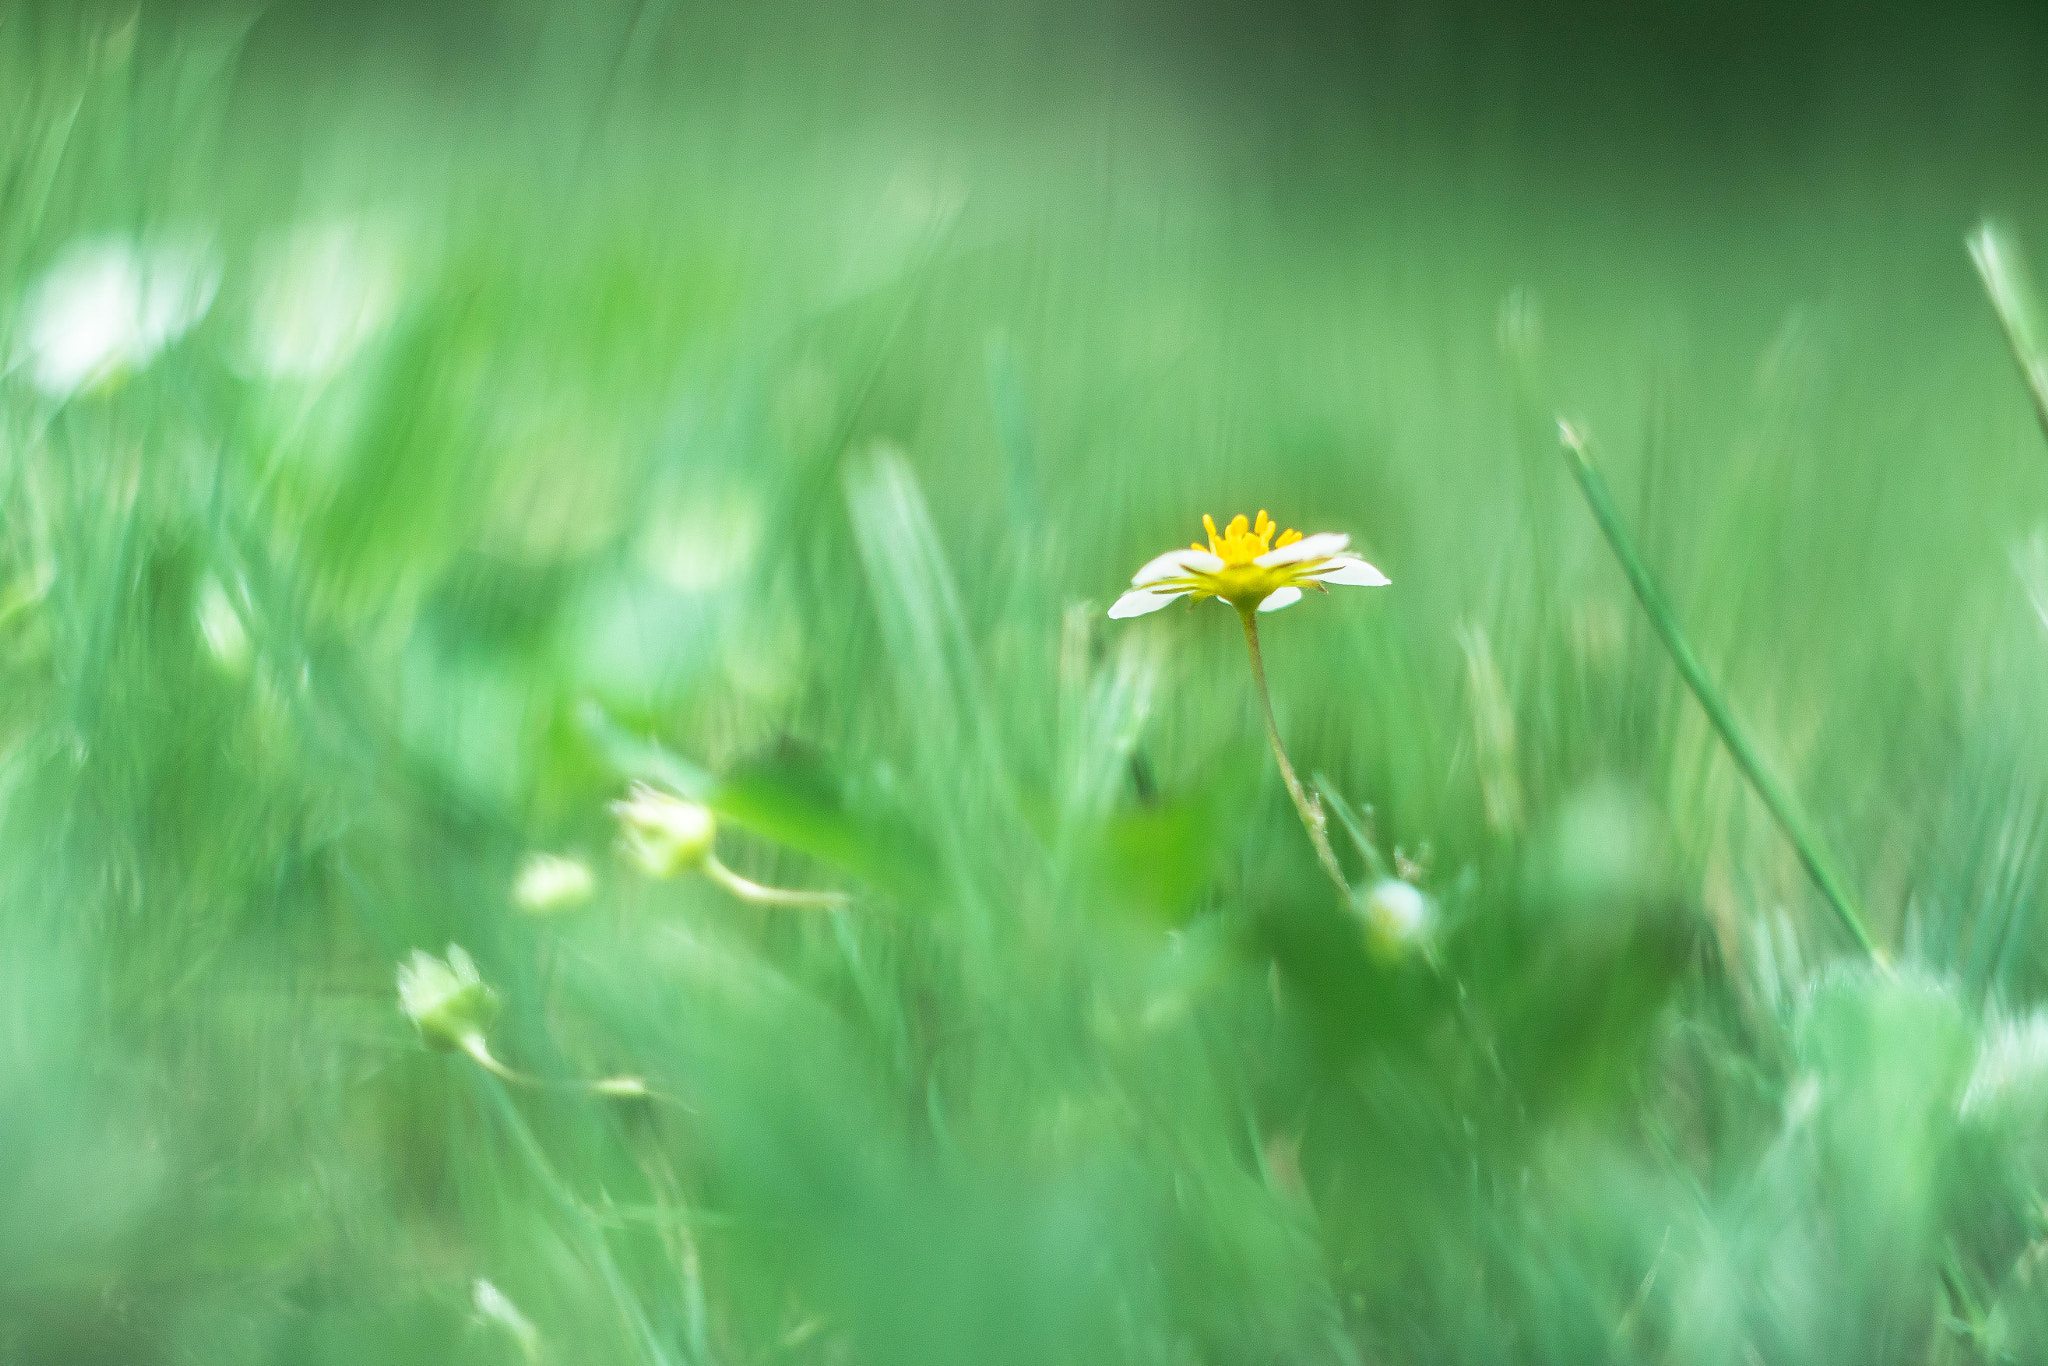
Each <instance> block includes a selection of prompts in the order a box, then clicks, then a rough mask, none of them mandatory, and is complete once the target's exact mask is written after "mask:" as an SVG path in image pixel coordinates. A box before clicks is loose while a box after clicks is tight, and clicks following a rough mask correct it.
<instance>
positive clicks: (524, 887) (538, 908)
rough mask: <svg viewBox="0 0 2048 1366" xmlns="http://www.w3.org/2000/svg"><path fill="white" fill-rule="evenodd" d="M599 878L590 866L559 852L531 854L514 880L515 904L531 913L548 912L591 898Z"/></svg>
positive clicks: (513, 902) (563, 908)
mask: <svg viewBox="0 0 2048 1366" xmlns="http://www.w3.org/2000/svg"><path fill="white" fill-rule="evenodd" d="M596 887H597V880H596V879H595V878H594V877H593V876H592V875H591V872H590V869H589V867H588V866H587V865H585V864H583V863H581V862H579V861H577V860H576V859H572V858H563V857H561V856H560V855H558V854H529V855H527V857H526V860H525V862H523V863H521V864H520V865H519V874H518V876H517V877H516V878H514V879H513V882H512V904H513V905H515V906H517V907H518V908H519V909H520V910H522V911H525V912H526V913H527V914H528V915H548V914H551V913H553V912H555V911H563V910H567V909H568V908H569V907H571V906H576V905H580V904H582V903H583V902H585V901H588V900H589V899H590V894H591V892H593V891H594V890H596Z"/></svg>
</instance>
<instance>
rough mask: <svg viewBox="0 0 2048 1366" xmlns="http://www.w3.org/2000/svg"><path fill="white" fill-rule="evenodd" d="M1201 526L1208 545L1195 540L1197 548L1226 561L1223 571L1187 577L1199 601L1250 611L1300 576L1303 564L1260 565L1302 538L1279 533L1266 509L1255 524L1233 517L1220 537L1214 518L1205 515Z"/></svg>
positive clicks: (1288, 532)
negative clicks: (1217, 601)
mask: <svg viewBox="0 0 2048 1366" xmlns="http://www.w3.org/2000/svg"><path fill="white" fill-rule="evenodd" d="M1202 526H1203V529H1205V530H1206V531H1207V532H1208V533H1209V544H1207V545H1203V544H1202V543H1201V542H1200V541H1196V542H1195V543H1194V548H1195V549H1196V550H1206V551H1208V552H1209V553H1210V554H1211V555H1214V556H1215V557H1216V558H1217V559H1219V560H1221V561H1223V568H1221V569H1219V570H1217V571H1216V572H1215V573H1213V574H1205V573H1201V572H1200V571H1195V572H1192V573H1190V574H1189V575H1188V578H1187V582H1188V583H1189V584H1190V585H1191V586H1192V587H1193V588H1194V595H1195V597H1196V599H1198V600H1199V599H1201V598H1221V599H1223V600H1224V601H1225V602H1227V603H1229V604H1230V605H1231V606H1233V607H1235V608H1237V609H1238V610H1239V611H1244V612H1249V611H1251V610H1252V609H1253V608H1255V607H1257V606H1258V605H1259V604H1260V603H1262V602H1264V601H1265V600H1266V599H1267V598H1269V597H1271V596H1272V594H1273V591H1274V590H1275V589H1277V588H1284V587H1286V586H1287V585H1289V584H1291V583H1293V582H1294V581H1295V579H1296V578H1298V577H1299V575H1300V572H1301V570H1302V568H1303V566H1301V565H1298V564H1283V565H1270V566H1268V565H1261V564H1259V563H1258V558H1259V556H1261V555H1264V554H1265V553H1266V552H1268V551H1270V550H1278V549H1279V548H1280V547H1281V546H1283V545H1293V544H1294V543H1295V542H1296V541H1298V540H1300V539H1301V533H1300V532H1298V531H1282V530H1280V527H1279V524H1278V523H1276V522H1274V520H1273V519H1272V518H1271V517H1268V516H1267V515H1266V513H1265V510H1264V509H1263V508H1262V509H1260V511H1259V519H1258V521H1257V522H1256V523H1254V522H1251V521H1249V520H1247V519H1246V518H1245V516H1244V515H1243V514H1242V513H1240V514H1238V515H1237V516H1235V517H1233V518H1231V519H1230V525H1228V526H1226V527H1225V528H1223V532H1222V534H1221V535H1219V534H1217V531H1216V522H1215V519H1214V518H1211V517H1209V516H1208V515H1206V514H1204V516H1203V517H1202Z"/></svg>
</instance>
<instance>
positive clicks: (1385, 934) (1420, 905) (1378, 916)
mask: <svg viewBox="0 0 2048 1366" xmlns="http://www.w3.org/2000/svg"><path fill="white" fill-rule="evenodd" d="M1359 913H1360V915H1361V916H1362V917H1363V918H1364V920H1365V933H1366V938H1367V940H1368V941H1369V942H1370V943H1371V945H1372V948H1373V950H1374V951H1375V952H1377V953H1380V954H1384V955H1386V956H1388V957H1399V956H1401V955H1402V954H1405V953H1407V952H1408V951H1409V950H1410V949H1412V948H1414V947H1415V946H1416V945H1418V944H1420V943H1421V942H1422V941H1423V940H1425V939H1427V938H1428V937H1429V933H1430V930H1431V929H1432V928H1433V926H1434V923H1435V920H1436V913H1435V909H1434V908H1433V907H1432V906H1431V905H1430V901H1429V898H1428V897H1427V896H1425V895H1424V894H1423V893H1422V891H1421V889H1419V888H1418V887H1416V886H1415V885H1414V884H1413V883H1409V882H1404V881H1402V880H1401V879H1400V878H1394V877H1389V878H1382V879H1380V880H1379V881H1378V882H1376V883H1374V884H1373V886H1372V888H1371V890H1369V891H1368V892H1367V893H1366V894H1365V899H1364V901H1362V902H1361V903H1360V905H1359Z"/></svg>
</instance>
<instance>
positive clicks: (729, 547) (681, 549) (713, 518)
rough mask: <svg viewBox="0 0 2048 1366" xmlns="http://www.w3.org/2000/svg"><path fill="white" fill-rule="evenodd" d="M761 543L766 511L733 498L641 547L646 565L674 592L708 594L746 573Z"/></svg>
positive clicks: (681, 519) (653, 532)
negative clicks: (763, 513)
mask: <svg viewBox="0 0 2048 1366" xmlns="http://www.w3.org/2000/svg"><path fill="white" fill-rule="evenodd" d="M760 541H761V513H760V510H759V509H758V508H757V507H755V506H754V504H753V503H752V502H750V501H746V500H744V499H739V498H732V499H727V500H725V501H723V502H719V503H714V504H711V505H708V506H704V507H699V508H694V509H691V510H690V511H689V512H687V513H684V514H681V515H678V516H676V517H673V518H669V519H665V520H664V521H663V522H662V523H660V524H658V525H657V526H655V527H654V528H652V529H650V530H649V532H648V533H647V535H646V536H645V538H644V539H642V541H641V542H640V562H641V563H642V564H644V565H645V566H646V567H647V569H648V570H649V571H650V572H651V573H653V574H655V575H657V576H659V577H660V578H661V579H662V580H663V581H664V582H665V583H667V584H668V585H669V586H670V587H672V588H676V589H680V590H681V591H683V592H685V593H702V592H707V591H709V590H710V589H713V588H716V587H718V586H719V585H720V584H723V583H724V582H726V581H727V580H728V579H731V578H733V577H735V576H736V575H738V574H740V573H741V572H743V571H744V570H745V569H746V567H747V565H748V564H749V563H751V562H752V560H753V558H754V550H755V548H756V547H757V546H758V545H759V544H760Z"/></svg>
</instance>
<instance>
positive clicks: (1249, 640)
mask: <svg viewBox="0 0 2048 1366" xmlns="http://www.w3.org/2000/svg"><path fill="white" fill-rule="evenodd" d="M1237 619H1238V620H1239V621H1240V622H1242V623H1243V624H1244V644H1245V649H1247V650H1248V651H1250V652H1251V657H1252V682H1253V683H1255V684H1257V685H1258V692H1259V709H1260V711H1261V712H1263V713H1264V715H1265V718H1266V739H1267V740H1268V741H1269V742H1270V743H1271V744H1272V746H1273V757H1274V758H1275V759H1277V760H1279V761H1280V777H1281V780H1282V781H1284V782H1285V783H1286V784H1287V795H1288V796H1290V797H1292V798H1294V809H1295V811H1297V812H1298V813H1300V815H1301V824H1302V827H1303V828H1304V829H1306V830H1307V831H1308V838H1309V842H1310V843H1311V844H1313V845H1315V847H1316V858H1317V859H1318V860H1320V861H1321V863H1322V865H1323V871H1324V872H1326V873H1328V874H1329V875H1330V881H1332V882H1334V883H1336V884H1337V890H1338V891H1340V892H1342V893H1343V894H1344V899H1345V900H1346V901H1349V900H1350V899H1351V884H1350V883H1349V882H1346V881H1345V880H1344V869H1343V866H1342V865H1340V864H1339V863H1338V862H1337V851H1336V850H1334V849H1332V848H1330V836H1329V834H1328V832H1327V831H1326V830H1325V826H1326V825H1327V824H1328V822H1327V821H1326V820H1325V819H1324V817H1323V808H1322V804H1321V803H1319V802H1317V801H1316V799H1315V798H1313V797H1311V796H1309V795H1308V793H1307V792H1306V791H1304V790H1303V789H1302V786H1301V779H1299V778H1297V777H1295V776H1294V765H1293V764H1292V763H1291V762H1289V760H1288V758H1287V746H1285V745H1283V744H1281V743H1280V723H1279V722H1277V721H1275V720H1274V719H1273V694H1272V692H1271V691H1270V690H1269V689H1268V688H1267V687H1266V660H1265V657H1264V656H1263V655H1262V654H1260V653H1259V622H1258V612H1257V609H1256V608H1245V607H1240V608H1238V609H1237Z"/></svg>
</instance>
